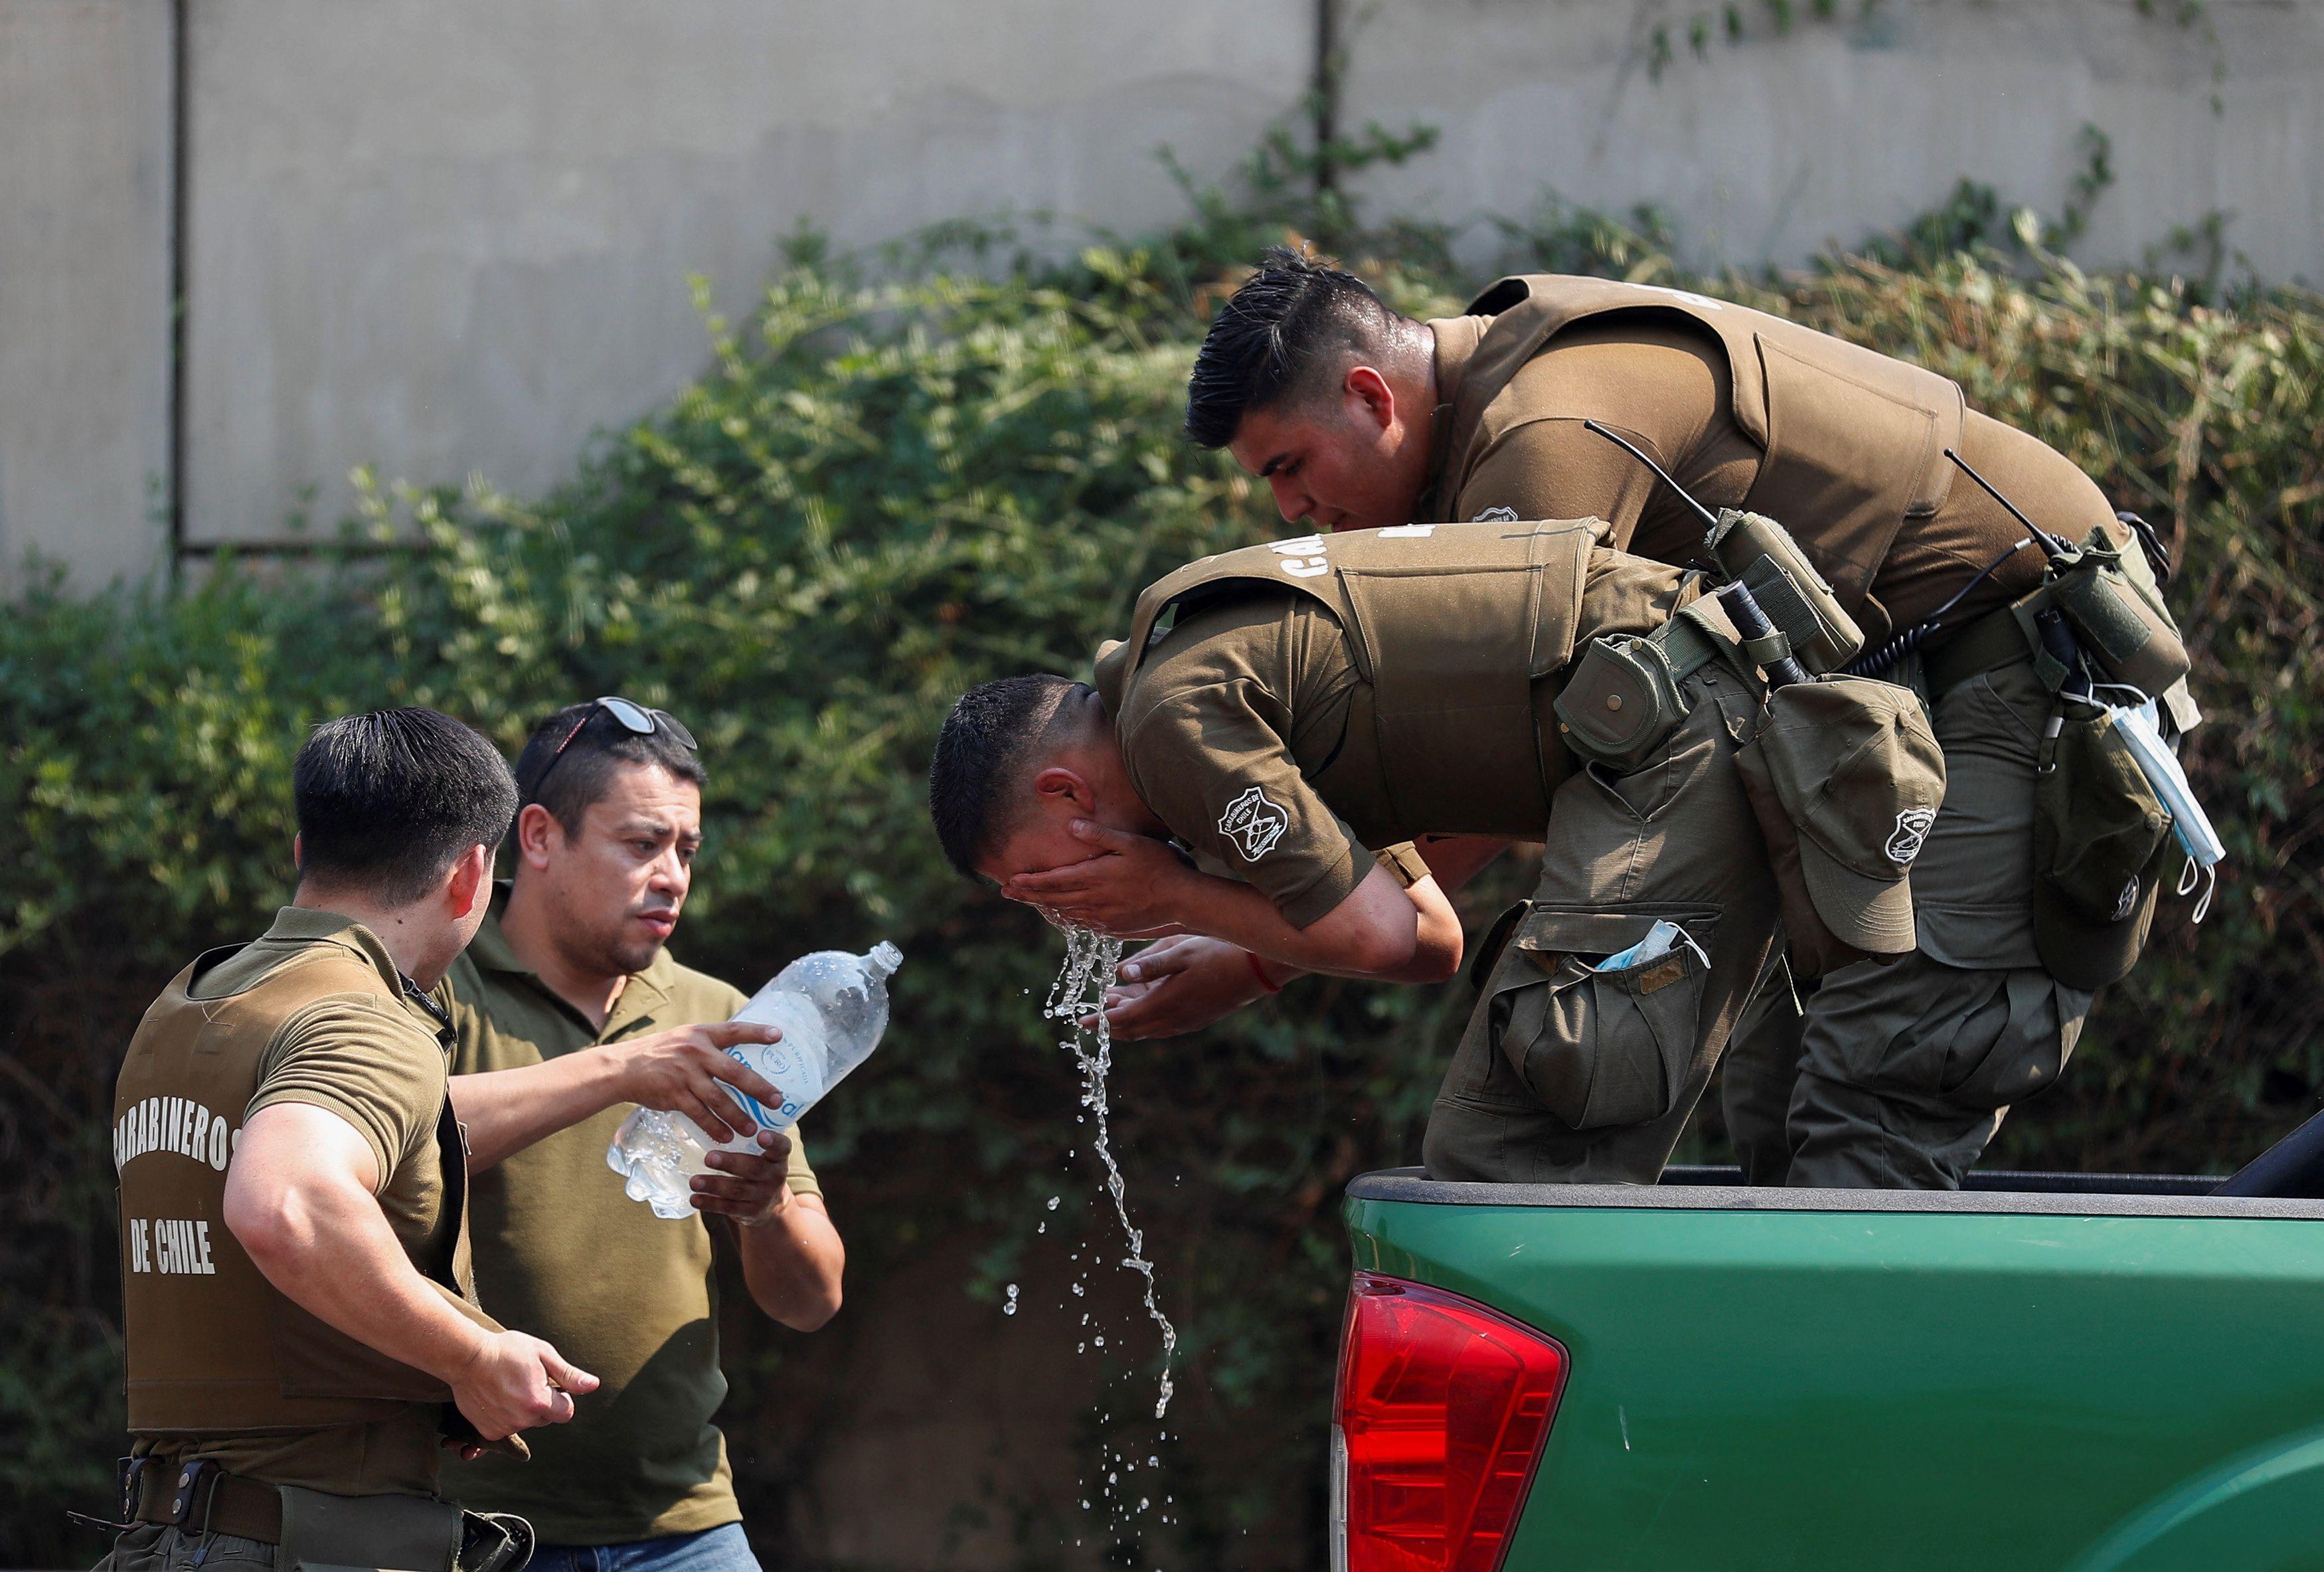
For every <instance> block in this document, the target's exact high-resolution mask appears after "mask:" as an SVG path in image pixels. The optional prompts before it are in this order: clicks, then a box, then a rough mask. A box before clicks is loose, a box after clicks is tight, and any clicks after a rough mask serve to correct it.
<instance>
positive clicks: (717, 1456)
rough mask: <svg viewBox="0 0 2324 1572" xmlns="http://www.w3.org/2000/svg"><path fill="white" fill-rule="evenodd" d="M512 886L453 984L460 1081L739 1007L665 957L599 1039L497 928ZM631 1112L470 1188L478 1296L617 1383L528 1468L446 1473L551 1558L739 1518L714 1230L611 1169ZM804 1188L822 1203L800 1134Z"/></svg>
mask: <svg viewBox="0 0 2324 1572" xmlns="http://www.w3.org/2000/svg"><path fill="white" fill-rule="evenodd" d="M507 898H508V891H507V888H506V886H503V887H502V889H501V890H500V891H499V892H497V893H496V895H495V897H494V899H493V914H492V916H491V917H490V918H488V919H487V920H485V922H484V929H483V930H482V931H481V932H479V933H478V934H477V935H476V939H475V943H474V944H472V945H470V946H469V947H468V951H467V954H466V955H465V956H463V957H461V958H460V959H459V961H458V962H457V963H456V964H455V965H454V966H453V968H452V971H451V973H450V975H449V976H448V977H447V983H448V984H449V985H450V989H451V1006H452V1022H453V1026H454V1028H455V1030H456V1031H457V1032H458V1045H457V1048H456V1049H455V1050H454V1059H453V1073H454V1074H456V1075H474V1074H477V1073H479V1072H483V1071H487V1070H505V1069H517V1068H522V1067H524V1066H526V1065H535V1064H540V1063H544V1062H546V1061H547V1060H549V1059H556V1058H558V1057H560V1056H562V1055H564V1054H568V1053H574V1052H577V1051H579V1050H582V1049H586V1048H594V1047H596V1046H598V1045H600V1044H604V1043H620V1042H624V1041H630V1040H635V1039H637V1038H640V1037H643V1036H646V1035H648V1034H650V1033H652V1032H658V1031H668V1030H669V1029H670V1028H672V1027H678V1026H691V1025H696V1024H699V1023H701V1022H710V1021H724V1020H726V1019H727V1018H728V1017H730V1016H732V1015H733V1013H734V1012H735V1011H737V1010H739V1009H741V1008H742V1003H743V997H744V996H743V994H742V993H741V992H739V991H738V990H736V989H734V988H733V987H731V986H729V985H727V984H724V983H722V982H720V981H718V979H716V978H715V977H710V976H704V975H703V974H702V973H700V972H696V971H691V970H689V969H687V967H685V966H679V965H678V963H677V962H676V961H674V960H672V959H671V958H670V957H669V951H668V950H663V951H661V952H659V954H657V955H656V956H655V957H654V958H653V961H652V963H651V964H650V965H649V966H647V967H646V968H645V970H643V971H642V972H639V973H637V974H636V975H634V976H632V977H631V978H630V979H629V981H628V982H627V983H626V984H625V985H623V986H622V994H621V997H620V998H619V999H617V1000H615V1001H614V1003H613V1013H611V1014H610V1015H609V1016H607V1018H606V1021H605V1027H604V1031H598V1030H596V1029H595V1028H594V1027H592V1026H591V1025H590V1024H589V1022H587V1021H586V1019H585V1018H584V1017H583V1016H582V1015H581V1014H580V1013H579V1012H577V1011H576V1010H575V1009H574V1008H573V1007H572V1006H571V1005H569V1004H567V1003H565V1001H564V1000H562V999H559V998H558V996H557V995H556V994H552V993H550V992H549V989H548V987H547V986H546V985H543V984H542V982H541V981H540V979H539V977H538V976H535V975H534V974H533V973H532V972H531V971H530V970H529V969H528V968H527V967H526V966H525V965H524V963H523V962H522V961H521V960H519V959H518V958H517V957H516V953H515V951H513V950H512V949H511V948H509V942H508V939H506V937H505V936H503V934H502V932H501V927H500V913H501V911H502V910H503V908H504V907H505V905H506V904H507ZM634 1106H635V1105H632V1104H627V1103H623V1104H619V1105H615V1106H613V1107H611V1108H608V1109H605V1110H604V1112H602V1113H600V1114H596V1115H595V1117H593V1118H589V1119H585V1120H583V1121H582V1122H581V1123H580V1124H575V1125H572V1126H570V1127H569V1128H567V1129H564V1130H560V1131H558V1133H555V1134H553V1135H550V1136H548V1137H546V1138H544V1139H542V1140H540V1141H538V1142H534V1143H533V1144H532V1145H530V1146H529V1147H526V1148H525V1149H524V1150H523V1151H519V1152H516V1153H513V1154H512V1155H511V1156H509V1157H506V1158H503V1160H502V1161H500V1162H499V1163H498V1164H496V1165H495V1166H493V1167H492V1168H489V1169H486V1170H483V1171H481V1172H478V1173H475V1174H474V1175H472V1176H471V1178H470V1181H469V1202H468V1210H469V1234H470V1238H471V1240H472V1241H473V1248H474V1250H475V1267H476V1290H477V1294H478V1297H479V1298H481V1299H483V1300H484V1303H485V1304H486V1305H487V1306H490V1307H491V1308H492V1311H493V1315H495V1316H497V1317H498V1318H500V1319H501V1320H503V1322H505V1323H506V1324H507V1325H509V1326H512V1327H522V1328H523V1329H524V1330H526V1331H528V1332H530V1333H532V1334H533V1335H534V1336H539V1337H544V1338H546V1339H548V1340H549V1342H550V1343H551V1344H553V1345H556V1347H557V1350H558V1353H560V1354H562V1355H565V1357H566V1358H567V1359H569V1360H571V1361H572V1362H573V1363H574V1364H577V1365H579V1366H580V1367H581V1368H582V1369H584V1370H586V1371H589V1372H590V1373H593V1374H595V1375H596V1376H597V1377H598V1378H599V1379H600V1380H601V1381H602V1382H604V1384H603V1385H602V1386H600V1387H599V1388H598V1389H597V1391H596V1392H594V1393H592V1394H590V1395H589V1396H587V1397H585V1398H582V1399H579V1400H578V1401H577V1402H576V1405H575V1411H574V1416H573V1419H572V1420H571V1422H569V1423H567V1424H563V1425H546V1426H542V1427H540V1428H539V1429H532V1430H528V1431H526V1432H525V1439H526V1441H527V1442H528V1443H529V1444H530V1446H531V1447H532V1460H531V1461H530V1463H519V1462H516V1461H514V1460H513V1459H510V1458H503V1457H498V1456H484V1457H483V1458H480V1459H478V1460H477V1461H475V1462H474V1463H457V1462H447V1464H446V1465H445V1468H444V1493H445V1494H446V1495H447V1496H448V1497H450V1498H452V1499H455V1500H457V1501H458V1502H459V1503H461V1504H462V1505H464V1506H466V1507H468V1508H469V1509H470V1510H472V1511H478V1512H519V1513H521V1514H522V1515H523V1516H524V1517H526V1518H527V1519H529V1520H530V1521H531V1523H532V1525H533V1529H534V1531H535V1532H536V1533H538V1534H539V1537H540V1540H541V1542H542V1543H544V1544H561V1545H610V1544H628V1543H634V1542H635V1541H637V1540H649V1539H656V1538H659V1537H660V1536H662V1535H664V1534H682V1533H695V1532H698V1531H700V1530H705V1529H714V1528H717V1527H719V1526H721V1525H723V1524H725V1523H732V1522H739V1521H742V1509H741V1507H740V1506H738V1505H737V1504H736V1503H735V1500H734V1487H733V1479H732V1476H731V1474H730V1471H729V1468H728V1465H727V1459H726V1441H725V1438H724V1436H722V1435H720V1434H719V1431H718V1428H717V1427H716V1426H715V1424H713V1423H712V1422H711V1418H712V1416H713V1415H714V1414H715V1412H716V1411H717V1409H718V1405H719V1404H720V1403H721V1402H722V1401H724V1400H725V1396H726V1378H725V1376H724V1374H722V1373H720V1371H719V1368H718V1299H717V1280H716V1273H715V1270H714V1268H713V1265H712V1262H711V1253H710V1230H709V1229H708V1227H707V1226H705V1223H704V1220H703V1219H702V1218H701V1217H700V1216H692V1217H687V1218H683V1219H681V1220H678V1221H676V1222H669V1221H665V1220H664V1219H662V1218H660V1217H657V1216H654V1214H653V1210H652V1208H650V1207H647V1206H646V1205H645V1204H644V1203H643V1202H641V1201H633V1200H632V1199H630V1198H629V1197H628V1196H627V1195H626V1194H624V1193H623V1191H622V1177H621V1176H620V1175H619V1174H617V1173H615V1172H613V1170H612V1169H610V1168H608V1167H606V1166H605V1150H606V1148H607V1147H608V1146H610V1145H611V1144H612V1142H613V1133H614V1131H615V1130H617V1129H619V1128H620V1126H621V1123H622V1120H623V1119H624V1118H626V1117H628V1116H629V1114H630V1113H631V1111H632V1108H633V1107H634ZM790 1188H791V1189H792V1191H793V1192H794V1193H795V1194H798V1195H819V1194H821V1193H822V1192H821V1188H820V1187H819V1186H818V1185H817V1184H816V1178H815V1174H814V1171H813V1170H811V1169H809V1168H808V1166H807V1149H806V1147H805V1145H804V1144H803V1143H802V1142H800V1141H799V1138H798V1131H797V1130H793V1131H792V1132H791V1158H790Z"/></svg>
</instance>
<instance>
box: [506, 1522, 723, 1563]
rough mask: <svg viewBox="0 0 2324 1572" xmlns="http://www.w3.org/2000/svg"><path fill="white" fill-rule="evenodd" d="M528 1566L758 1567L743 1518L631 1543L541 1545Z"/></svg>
mask: <svg viewBox="0 0 2324 1572" xmlns="http://www.w3.org/2000/svg"><path fill="white" fill-rule="evenodd" d="M526 1572H759V1558H757V1557H756V1556H753V1555H752V1554H751V1541H750V1539H749V1537H748V1536H747V1535H745V1534H744V1533H743V1532H742V1524H741V1523H728V1524H727V1525H726V1526H725V1527H724V1528H716V1529H705V1530H702V1531H701V1532H700V1533H698V1534H666V1535H664V1536H663V1537H662V1538H660V1539H659V1540H638V1541H637V1542H636V1543H635V1544H631V1545H543V1546H541V1547H540V1548H539V1549H537V1550H535V1551H534V1552H533V1553H532V1565H531V1566H530V1567H528V1568H527V1569H526Z"/></svg>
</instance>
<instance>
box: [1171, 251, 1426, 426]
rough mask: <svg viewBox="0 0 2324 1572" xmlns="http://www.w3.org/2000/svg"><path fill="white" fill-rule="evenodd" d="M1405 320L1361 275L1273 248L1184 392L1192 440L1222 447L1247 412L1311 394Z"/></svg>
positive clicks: (1220, 319)
mask: <svg viewBox="0 0 2324 1572" xmlns="http://www.w3.org/2000/svg"><path fill="white" fill-rule="evenodd" d="M1402 320H1403V318H1402V317H1401V316H1399V315H1398V314H1397V312H1395V311H1392V310H1389V309H1388V306H1387V304H1386V303H1385V302H1383V301H1381V300H1380V298H1379V296H1378V295H1376V294H1374V293H1373V292H1372V289H1371V286H1370V285H1369V284H1368V283H1366V282H1364V281H1363V280H1361V279H1360V278H1358V277H1357V276H1356V275H1355V274H1353V273H1345V272H1342V270H1340V269H1339V268H1336V267H1333V265H1332V264H1329V263H1327V262H1323V261H1322V260H1320V259H1318V258H1316V257H1314V256H1312V255H1308V254H1305V253H1302V252H1296V251H1291V250H1288V249H1286V248H1285V247H1283V246H1279V245H1278V246H1276V247H1275V248H1274V249H1272V250H1270V251H1268V253H1267V254H1265V255H1264V256H1262V257H1260V258H1259V271H1258V272H1256V273H1252V274H1251V275H1250V278H1248V279H1246V280H1244V281H1243V284H1242V287H1241V288H1240V289H1238V290H1237V291H1235V292H1234V296H1233V298H1232V299H1231V300H1229V301H1227V303H1226V304H1225V305H1224V306H1222V307H1221V308H1220V309H1219V314H1218V316H1217V317H1216V318H1214V319H1213V320H1212V322H1211V330H1210V333H1209V334H1208V335H1207V336H1206V337H1205V338H1203V347H1202V352H1201V353H1200V354H1198V355H1196V356H1194V375H1193V376H1191V377H1189V378H1188V379H1187V382H1186V435H1187V436H1188V437H1189V438H1190V439H1193V440H1194V442H1195V443H1196V444H1197V445H1198V446H1200V447H1203V448H1223V447H1225V446H1226V445H1227V444H1228V443H1230V442H1231V441H1233V440H1234V434H1235V431H1236V430H1237V429H1238V428H1239V427H1240V426H1241V424H1242V418H1243V416H1244V415H1245V414H1246V413H1248V412H1249V411H1252V410H1262V409H1265V408H1266V407H1267V406H1268V405H1269V404H1272V403H1274V402H1277V401H1278V400H1280V399H1282V398H1283V397H1284V396H1285V395H1286V394H1296V395H1299V396H1303V397H1304V396H1305V395H1308V394H1311V393H1315V392H1316V391H1318V389H1317V387H1316V386H1315V385H1314V384H1317V383H1318V382H1319V381H1321V380H1322V377H1323V375H1324V374H1328V373H1335V372H1337V371H1338V370H1339V368H1340V362H1341V361H1342V359H1343V358H1344V357H1345V356H1347V355H1349V354H1351V353H1359V354H1360V353H1361V352H1363V351H1365V350H1369V349H1372V348H1375V347H1378V344H1379V336H1380V333H1381V330H1382V329H1384V328H1389V327H1391V326H1393V325H1394V324H1396V323H1397V322H1400V321H1402Z"/></svg>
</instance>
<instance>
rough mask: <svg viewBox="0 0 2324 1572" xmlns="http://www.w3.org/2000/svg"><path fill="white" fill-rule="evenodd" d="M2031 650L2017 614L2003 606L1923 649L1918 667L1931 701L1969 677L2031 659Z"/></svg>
mask: <svg viewBox="0 0 2324 1572" xmlns="http://www.w3.org/2000/svg"><path fill="white" fill-rule="evenodd" d="M2031 659H2033V651H2032V649H2031V648H2029V647H2028V646H2027V644H2026V643H2025V630H2024V628H2023V627H2021V626H2019V625H2018V622H2017V615H2016V614H2015V612H2013V611H2012V610H2011V609H2010V608H2009V607H2007V606H2003V607H2002V608H2001V609H2000V610H1998V611H1989V612H1987V613H1986V614H1985V615H1983V616H1981V617H1979V618H1978V619H1977V620H1976V621H1975V622H1973V623H1971V624H1969V626H1967V627H1965V628H1963V629H1961V631H1960V633H1955V634H1954V635H1953V636H1952V637H1951V638H1950V639H1948V640H1946V641H1945V643H1943V644H1942V645H1941V647H1939V648H1937V649H1934V650H1928V651H1923V652H1922V655H1921V671H1922V675H1923V677H1924V678H1925V680H1927V682H1928V685H1929V701H1930V702H1931V703H1932V704H1933V703H1934V702H1936V701H1937V700H1938V699H1940V698H1943V697H1944V696H1945V695H1946V694H1948V693H1950V692H1951V691H1952V690H1953V689H1956V688H1959V687H1960V685H1961V684H1962V683H1964V682H1966V681H1968V680H1969V679H1970V678H1972V677H1981V676H1983V675H1984V674H1985V673H1986V672H1987V671H1998V670H2001V669H2002V668H2003V667H2005V666H2014V665H2015V664H2016V663H2017V662H2018V661H2027V660H2031Z"/></svg>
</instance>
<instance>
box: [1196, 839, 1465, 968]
mask: <svg viewBox="0 0 2324 1572" xmlns="http://www.w3.org/2000/svg"><path fill="white" fill-rule="evenodd" d="M1176 904H1177V905H1178V907H1179V908H1180V911H1179V913H1178V917H1179V921H1180V924H1181V926H1183V927H1185V928H1186V929H1189V930H1191V931H1193V932H1195V933H1200V934H1204V935H1207V936H1208V937H1210V938H1213V939H1225V940H1227V941H1229V942H1230V943H1232V944H1239V945H1240V946H1242V948H1245V949H1247V950H1250V952H1251V953H1252V954H1254V955H1257V956H1259V957H1262V958H1264V959H1266V960H1269V961H1277V962H1282V963H1285V964H1287V965H1290V966H1297V967H1299V968H1300V969H1301V970H1303V971H1310V972H1326V973H1329V974H1331V975H1332V976H1341V977H1372V978H1379V979H1382V980H1386V981H1389V982H1428V981H1434V980H1436V979H1438V978H1439V977H1441V976H1444V975H1447V974H1446V973H1445V972H1444V971H1443V969H1442V968H1443V957H1442V955H1441V954H1439V953H1438V952H1437V950H1436V949H1435V948H1434V947H1429V946H1424V945H1423V944H1422V943H1421V935H1420V914H1419V912H1418V911H1417V910H1416V908H1415V907H1414V905H1413V902H1412V901H1411V900H1410V899H1409V898H1408V897H1407V896H1406V892H1405V890H1404V888H1403V886H1402V885H1401V884H1399V883H1397V878H1396V875H1395V874H1391V873H1389V872H1388V870H1387V869H1386V868H1381V867H1374V868H1373V869H1372V870H1371V871H1370V872H1369V873H1368V874H1365V875H1364V878H1363V882H1362V883H1360V884H1358V885H1357V886H1356V888H1355V890H1354V891H1353V892H1351V894H1350V895H1349V896H1348V897H1347V898H1346V899H1345V900H1343V901H1342V902H1340V903H1339V905H1337V906H1335V907H1333V909H1332V910H1331V911H1328V912H1325V913H1324V914H1323V916H1322V917H1320V918H1318V919H1317V920H1315V921H1314V922H1312V923H1309V924H1308V925H1307V926H1306V927H1305V928H1295V927H1294V926H1292V924H1291V922H1290V921H1289V920H1288V919H1286V917H1285V916H1284V915H1283V913H1282V912H1280V911H1277V910H1276V908H1275V903H1274V902H1271V901H1269V900H1268V898H1267V897H1266V896H1264V895H1262V894H1260V893H1259V892H1258V891H1257V890H1255V889H1253V888H1251V887H1250V885H1248V884H1240V883H1234V882H1233V881H1231V880H1228V879H1215V878H1212V877H1209V876H1208V875H1204V874H1190V875H1189V876H1188V879H1187V882H1186V883H1185V885H1184V886H1182V889H1181V891H1180V892H1179V895H1178V899H1177V901H1176ZM1453 964H1454V965H1455V966H1457V965H1458V964H1459V957H1458V955H1457V954H1456V955H1455V956H1454V957H1453ZM1270 976H1272V973H1270Z"/></svg>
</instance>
